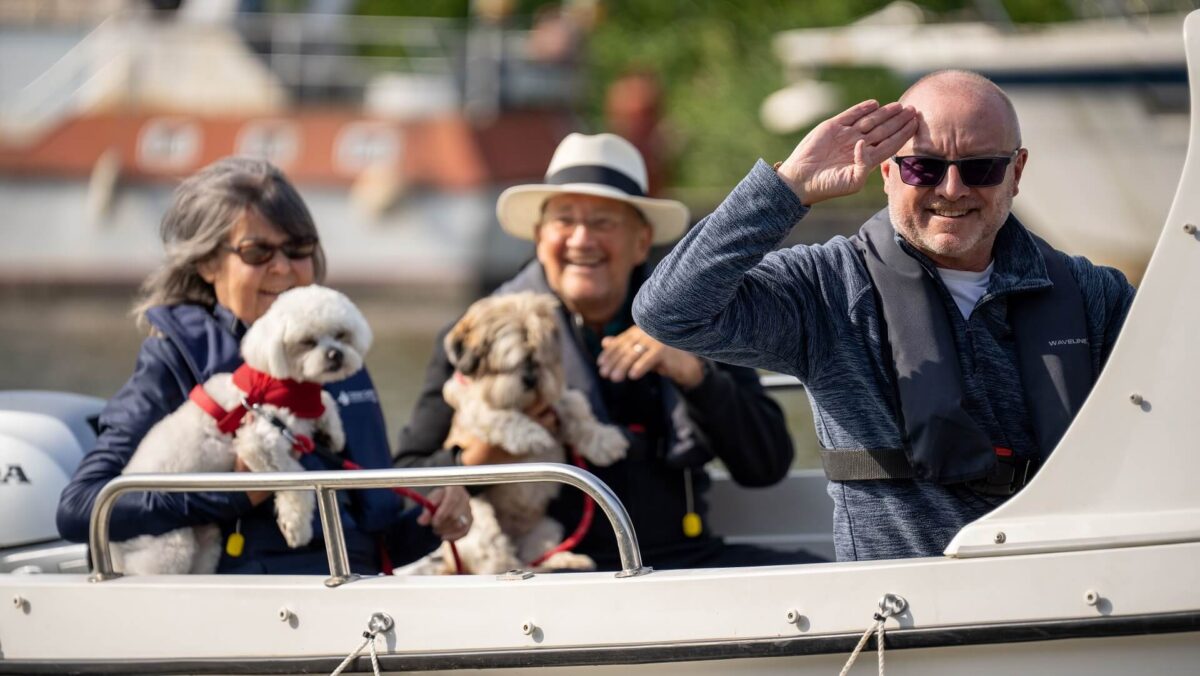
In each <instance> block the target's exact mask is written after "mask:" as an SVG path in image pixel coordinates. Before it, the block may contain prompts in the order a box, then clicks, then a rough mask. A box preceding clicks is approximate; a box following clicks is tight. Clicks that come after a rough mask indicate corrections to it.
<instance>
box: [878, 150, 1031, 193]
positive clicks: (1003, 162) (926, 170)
mask: <svg viewBox="0 0 1200 676" xmlns="http://www.w3.org/2000/svg"><path fill="white" fill-rule="evenodd" d="M1019 151H1020V148H1018V149H1017V150H1014V151H1013V152H1012V154H1011V155H1008V156H1006V157H967V158H964V159H961V160H944V159H942V158H940V157H923V156H921V155H906V156H903V157H893V158H892V161H893V162H895V163H896V164H897V165H898V166H899V167H900V180H901V181H904V182H905V183H907V184H908V185H914V186H917V187H918V188H932V187H934V186H936V185H940V184H941V182H942V180H943V179H945V178H946V172H947V171H948V170H949V169H950V165H954V166H956V167H958V175H959V176H960V177H962V182H963V184H964V185H966V186H967V187H970V188H988V187H991V186H993V185H1000V183H1001V182H1003V181H1004V172H1005V170H1006V169H1007V168H1008V163H1009V162H1012V161H1013V158H1014V157H1016V156H1017V153H1018V152H1019Z"/></svg>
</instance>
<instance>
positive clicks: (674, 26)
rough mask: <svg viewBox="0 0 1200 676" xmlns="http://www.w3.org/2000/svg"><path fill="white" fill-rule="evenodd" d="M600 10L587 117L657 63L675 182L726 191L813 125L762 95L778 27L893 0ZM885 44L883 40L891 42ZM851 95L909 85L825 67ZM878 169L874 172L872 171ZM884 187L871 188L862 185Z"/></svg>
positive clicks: (646, 3)
mask: <svg viewBox="0 0 1200 676" xmlns="http://www.w3.org/2000/svg"><path fill="white" fill-rule="evenodd" d="M599 1H600V3H601V13H600V21H599V22H598V24H597V26H596V29H595V30H594V32H593V33H592V34H591V35H590V37H589V39H588V45H587V58H586V60H585V64H586V65H585V68H586V73H585V75H586V78H587V83H588V86H587V88H586V92H587V93H586V97H585V100H584V101H583V102H582V105H583V110H581V111H580V112H581V113H582V116H583V118H584V119H585V120H586V121H587V123H588V125H589V126H590V128H591V130H593V131H600V130H603V129H604V127H605V122H604V95H605V91H606V90H607V88H608V85H609V84H610V83H611V82H613V81H614V80H615V79H616V78H618V77H620V76H621V75H623V74H626V73H629V72H631V71H638V72H650V73H654V74H655V75H656V76H657V77H658V79H659V81H660V83H661V84H662V88H663V102H662V103H663V105H662V111H663V118H664V119H663V121H662V129H663V132H664V134H665V136H666V141H667V149H668V155H669V158H668V162H669V169H668V172H667V173H668V175H669V176H670V177H671V181H670V183H671V186H672V187H674V188H682V189H690V190H696V189H700V190H701V191H704V190H713V191H716V192H722V194H723V191H725V190H728V189H729V187H731V186H732V185H733V184H734V183H736V182H737V181H738V180H739V179H740V178H741V177H742V176H743V175H744V173H745V172H746V171H747V170H748V169H749V167H750V165H751V164H752V163H753V162H754V160H755V159H756V158H759V157H762V158H765V159H767V160H771V161H774V160H777V159H783V158H784V157H786V156H787V154H788V153H789V152H790V151H791V149H792V148H793V147H794V146H795V145H796V143H798V142H799V141H800V139H801V138H802V137H803V135H804V133H806V131H807V130H805V131H803V132H800V133H797V134H794V135H789V136H780V135H777V134H773V133H771V132H768V131H767V130H766V129H765V128H763V126H762V123H761V122H760V121H759V107H760V106H761V105H762V102H763V100H764V99H765V98H766V97H767V96H768V95H769V94H771V93H772V92H774V91H776V90H778V89H780V88H782V87H783V86H785V85H786V84H787V82H786V81H785V77H784V69H783V66H782V65H781V64H780V62H779V60H778V59H777V58H776V56H775V54H774V52H773V51H772V38H773V37H774V36H775V35H776V34H777V33H779V32H780V31H783V30H788V29H792V28H808V27H822V26H839V25H845V24H847V23H850V22H852V21H854V20H856V19H859V18H861V17H863V16H865V15H867V14H870V13H871V12H874V11H877V10H879V9H881V8H883V7H884V6H885V5H887V4H888V0H757V1H755V2H729V1H727V0H599ZM511 4H512V10H513V16H514V19H516V23H517V24H518V25H520V22H521V21H522V20H524V21H526V22H527V21H528V18H529V17H530V16H532V15H533V13H534V12H535V11H536V10H537V8H538V7H540V6H541V5H544V4H548V0H512V3H511ZM915 4H917V5H918V6H920V7H921V8H922V9H923V10H924V11H925V12H926V13H927V14H928V15H929V16H930V18H931V19H932V20H946V21H952V20H975V19H979V18H980V16H981V15H983V14H984V13H991V14H992V15H995V14H996V13H997V10H999V9H1002V10H1003V13H1007V15H1008V16H1009V17H1010V18H1011V19H1012V21H1013V22H1014V23H1039V22H1047V21H1061V20H1067V19H1071V18H1073V13H1072V10H1071V6H1070V4H1069V0H918V1H917V2H916V3H915ZM470 10H471V2H470V1H469V0H358V1H357V4H356V13H358V14H364V15H374V14H386V15H398V16H436V17H446V18H461V19H464V20H466V19H467V18H468V16H469V12H470ZM886 48H887V45H880V49H886ZM819 76H820V77H821V78H822V79H823V80H826V81H828V82H832V83H835V84H836V85H838V87H839V90H840V92H841V94H842V99H843V103H844V104H845V105H847V106H849V105H850V104H852V103H854V102H857V101H861V100H863V99H867V98H875V99H878V100H880V101H890V100H894V99H895V98H896V97H897V96H899V94H900V93H901V92H902V91H903V90H904V87H905V86H906V85H907V83H905V82H901V81H899V80H898V79H897V78H896V77H894V76H892V75H891V74H890V73H888V72H886V71H883V70H879V69H855V68H839V69H826V70H824V71H822V72H821V73H819ZM876 180H877V179H876ZM877 192H878V191H877V190H871V189H868V190H866V191H864V194H865V195H874V194H876V193H877Z"/></svg>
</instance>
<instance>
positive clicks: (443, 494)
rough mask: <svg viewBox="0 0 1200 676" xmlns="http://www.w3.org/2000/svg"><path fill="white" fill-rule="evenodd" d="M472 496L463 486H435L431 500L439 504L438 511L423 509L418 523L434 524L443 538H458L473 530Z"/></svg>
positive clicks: (451, 539) (435, 531) (434, 528)
mask: <svg viewBox="0 0 1200 676" xmlns="http://www.w3.org/2000/svg"><path fill="white" fill-rule="evenodd" d="M470 500H471V496H470V495H469V494H468V493H467V490H466V489H465V488H463V487H462V486H446V487H444V488H435V489H433V490H432V491H430V493H429V501H430V502H432V503H433V504H435V505H437V508H438V509H437V513H436V514H430V513H429V510H428V509H425V510H422V511H421V515H420V516H418V517H417V523H418V524H420V525H422V526H428V525H430V524H432V525H433V532H434V533H437V535H438V536H439V537H441V538H442V539H443V540H450V541H453V540H457V539H459V538H461V537H462V536H464V535H466V534H467V531H469V530H471V502H470Z"/></svg>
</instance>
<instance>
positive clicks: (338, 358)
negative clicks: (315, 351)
mask: <svg viewBox="0 0 1200 676" xmlns="http://www.w3.org/2000/svg"><path fill="white" fill-rule="evenodd" d="M344 358H345V355H343V354H342V351H341V350H339V349H337V348H336V347H331V348H329V349H328V350H326V351H325V359H326V360H328V361H329V369H330V370H331V371H336V370H337V369H340V368H342V360H343V359H344Z"/></svg>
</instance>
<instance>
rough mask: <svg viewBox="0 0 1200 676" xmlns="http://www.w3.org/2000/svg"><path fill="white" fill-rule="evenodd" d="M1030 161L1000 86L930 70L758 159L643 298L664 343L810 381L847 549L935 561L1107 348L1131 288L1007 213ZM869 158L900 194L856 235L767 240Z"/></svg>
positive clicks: (1057, 432)
mask: <svg viewBox="0 0 1200 676" xmlns="http://www.w3.org/2000/svg"><path fill="white" fill-rule="evenodd" d="M1028 159H1029V151H1028V150H1027V149H1025V148H1023V147H1022V145H1021V130H1020V125H1019V122H1018V120H1017V115H1016V112H1015V110H1014V109H1013V106H1012V103H1011V102H1010V101H1009V99H1008V97H1007V96H1006V95H1005V94H1004V92H1003V91H1002V90H1001V89H1000V88H999V87H997V86H996V85H995V84H993V83H992V82H991V81H989V80H987V79H986V78H984V77H983V76H981V75H978V74H976V73H971V72H966V71H942V72H938V73H934V74H932V75H929V76H927V77H925V78H923V79H921V80H920V81H918V82H917V83H916V84H914V85H913V86H912V87H910V88H909V90H908V91H907V92H905V94H904V95H903V96H902V97H901V98H900V101H898V102H895V103H889V104H887V105H885V106H880V105H879V104H878V103H876V102H874V101H866V102H863V103H860V104H858V105H856V106H854V107H852V108H850V109H849V110H847V111H845V112H843V113H841V114H839V115H837V116H836V117H834V118H832V119H830V120H827V121H825V122H823V123H821V124H820V125H818V126H817V127H816V128H814V129H813V130H812V132H810V133H809V134H808V136H806V137H805V138H804V140H802V141H801V142H800V145H798V146H797V147H796V149H795V150H794V151H793V152H792V154H791V156H790V157H788V158H787V160H785V161H783V162H781V163H779V164H777V165H776V166H775V168H774V169H773V168H772V167H771V166H770V165H768V164H766V163H764V162H762V161H760V162H758V163H757V164H756V165H755V167H754V168H753V169H752V170H751V171H750V174H749V175H747V176H746V178H745V179H743V180H742V182H741V183H740V184H739V185H738V186H737V187H736V188H735V189H734V190H733V192H732V193H731V194H730V195H729V196H728V197H727V198H726V199H725V201H724V202H723V203H722V204H721V206H720V207H718V208H717V210H716V211H715V212H714V213H713V214H712V215H710V216H709V217H708V218H706V219H704V220H703V221H701V222H700V223H699V224H698V225H697V226H696V227H695V228H693V229H692V231H691V232H690V233H689V234H688V235H687V237H685V238H684V239H683V240H682V241H681V242H680V243H679V244H678V245H677V246H676V247H675V249H674V250H673V251H672V252H671V254H670V255H669V256H668V257H667V258H666V260H664V261H663V262H662V264H660V265H659V266H658V268H657V269H656V270H655V272H654V275H653V276H652V277H651V279H650V280H649V281H648V282H647V283H646V284H645V285H644V286H643V287H642V289H641V291H640V292H639V293H638V295H637V299H636V301H635V303H634V308H633V314H634V318H635V320H636V321H637V323H638V325H639V326H641V327H642V328H643V329H644V330H645V331H646V332H647V333H648V334H650V335H651V336H653V337H655V338H657V339H659V340H661V341H662V342H664V343H666V344H668V345H671V346H673V347H677V348H680V349H682V350H686V351H688V352H692V353H695V354H698V355H702V356H705V357H710V358H712V359H715V360H719V361H723V362H729V363H733V364H741V365H745V366H753V367H759V368H765V369H770V370H772V371H777V372H780V373H788V374H792V375H795V376H796V377H798V378H799V379H800V380H801V381H802V382H803V383H804V385H805V387H806V388H807V392H808V396H809V398H810V399H811V402H812V408H813V415H814V418H815V423H816V431H817V436H818V438H819V441H820V443H821V446H822V448H823V449H824V450H823V451H822V462H823V464H824V467H825V473H826V475H827V476H828V477H829V479H830V482H829V494H830V496H831V497H832V498H833V502H834V541H835V545H836V549H837V556H838V559H839V560H863V559H880V558H896V557H911V556H937V555H939V554H940V553H941V552H942V550H943V549H944V548H945V547H946V545H947V544H948V543H949V541H950V539H951V538H952V537H953V536H954V534H955V533H956V532H957V531H958V530H959V528H961V527H962V526H963V525H964V524H966V523H968V522H970V521H973V520H974V519H976V518H978V517H980V516H982V515H983V514H985V513H987V512H988V511H990V510H991V509H993V508H994V507H996V506H997V505H999V504H1000V503H1002V502H1003V501H1004V500H1006V499H1008V497H1010V496H1011V495H1012V494H1013V493H1015V492H1016V491H1018V490H1020V489H1021V487H1023V486H1024V485H1025V484H1026V483H1027V482H1028V481H1029V479H1030V478H1032V476H1033V474H1034V473H1035V472H1036V471H1037V468H1038V467H1039V466H1040V465H1041V463H1042V462H1043V461H1044V460H1045V458H1046V457H1047V456H1048V455H1049V454H1050V452H1051V451H1052V450H1053V448H1054V446H1055V445H1056V444H1057V443H1058V440H1059V438H1060V437H1061V436H1062V434H1063V432H1064V431H1065V430H1066V427H1067V425H1068V424H1069V423H1070V421H1071V419H1072V418H1073V417H1074V415H1075V413H1076V412H1077V411H1078V410H1079V407H1080V405H1081V404H1082V403H1083V400H1084V398H1086V396H1087V393H1088V392H1089V391H1090V389H1091V386H1092V383H1093V382H1094V380H1095V378H1096V376H1097V375H1098V374H1099V372H1100V368H1101V366H1102V365H1103V364H1104V361H1105V359H1106V358H1107V357H1108V354H1109V352H1110V351H1111V349H1112V346H1113V343H1114V342H1115V340H1116V337H1117V334H1118V332H1119V331H1120V329H1121V325H1122V323H1123V322H1124V320H1125V315H1126V313H1127V312H1128V309H1129V305H1130V303H1131V302H1132V300H1133V294H1134V291H1133V287H1131V286H1130V285H1129V283H1128V282H1127V281H1126V280H1125V277H1124V276H1123V275H1122V274H1121V273H1120V272H1118V271H1116V270H1113V269H1111V268H1105V267H1100V266H1096V265H1093V264H1091V263H1090V262H1088V261H1087V260H1086V259H1084V258H1082V257H1072V256H1068V255H1066V254H1064V253H1062V252H1059V251H1056V250H1054V249H1053V248H1051V247H1050V246H1049V245H1048V244H1046V243H1045V242H1044V241H1042V240H1041V239H1040V238H1038V237H1037V236H1035V235H1033V234H1032V233H1030V232H1029V231H1028V230H1027V229H1025V228H1024V227H1023V226H1022V225H1021V223H1020V222H1019V221H1018V220H1017V218H1016V217H1015V216H1013V214H1012V213H1011V207H1012V202H1013V198H1014V197H1015V196H1016V195H1017V192H1018V185H1019V184H1020V181H1021V174H1022V172H1023V170H1024V168H1025V165H1026V162H1027V161H1028ZM877 166H879V167H881V171H882V172H883V179H884V191H885V192H886V193H887V199H888V207H887V209H885V210H883V211H881V212H879V213H878V214H876V215H875V216H874V217H873V218H872V219H871V220H869V221H867V222H866V223H865V224H864V225H863V226H862V229H861V230H859V232H858V234H857V235H855V236H853V237H850V238H848V239H847V238H844V237H835V238H834V239H832V240H830V241H828V242H826V243H825V244H821V245H815V246H795V247H792V248H789V249H782V250H778V251H776V250H775V249H776V247H777V246H778V245H779V242H780V241H781V240H782V239H783V238H784V237H785V236H786V235H787V234H788V232H789V231H790V230H791V228H792V227H793V226H794V225H795V224H796V223H797V222H798V221H800V220H801V219H802V218H804V216H805V214H807V213H808V210H809V209H810V208H812V207H813V206H814V205H816V204H817V203H819V202H822V201H824V200H827V199H831V198H834V197H838V196H841V195H848V194H852V193H855V192H857V191H859V190H861V189H862V187H863V185H864V184H865V182H866V178H867V175H868V174H869V173H870V172H871V171H873V170H874V168H875V167H877ZM1080 169H1081V171H1083V170H1085V168H1083V167H1081V168H1080ZM801 227H803V226H801Z"/></svg>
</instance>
